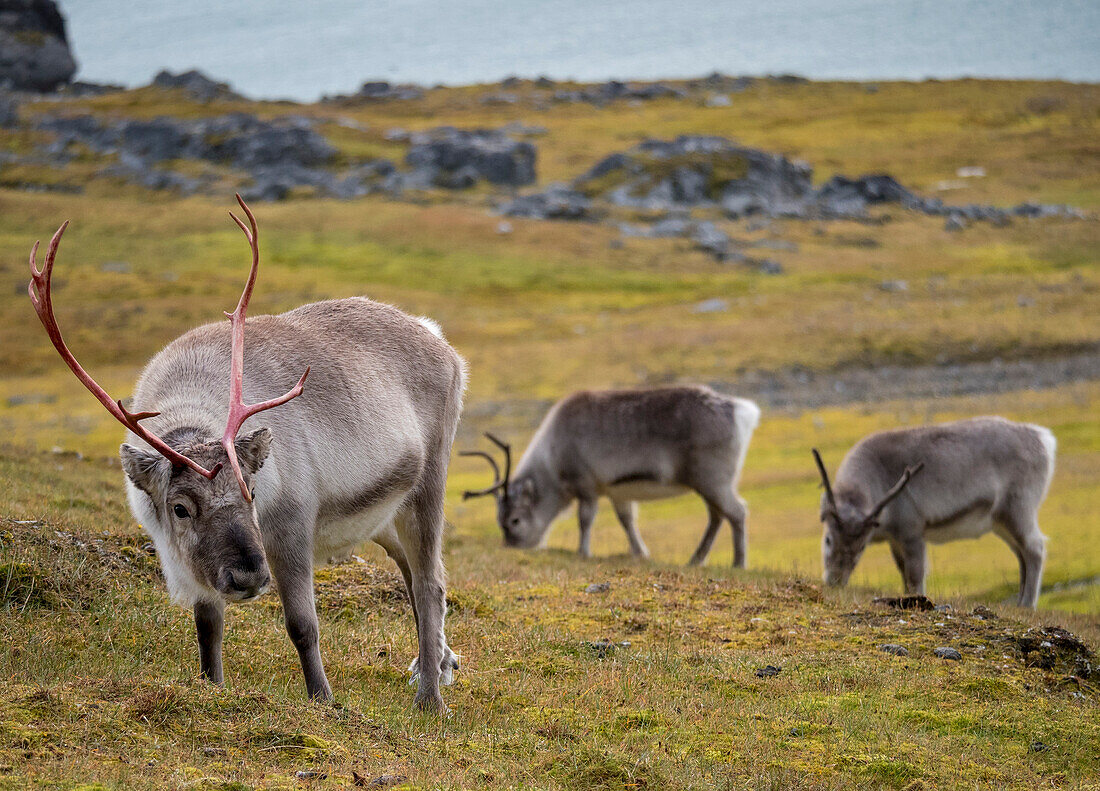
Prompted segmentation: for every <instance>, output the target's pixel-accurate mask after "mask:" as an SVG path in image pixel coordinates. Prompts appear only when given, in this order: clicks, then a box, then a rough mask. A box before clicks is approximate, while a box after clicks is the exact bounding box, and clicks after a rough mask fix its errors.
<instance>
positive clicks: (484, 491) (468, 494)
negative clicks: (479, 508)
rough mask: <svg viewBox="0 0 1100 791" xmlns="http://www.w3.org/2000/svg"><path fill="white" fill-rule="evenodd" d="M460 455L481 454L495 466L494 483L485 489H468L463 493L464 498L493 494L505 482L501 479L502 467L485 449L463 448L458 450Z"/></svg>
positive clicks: (490, 464) (491, 465)
mask: <svg viewBox="0 0 1100 791" xmlns="http://www.w3.org/2000/svg"><path fill="white" fill-rule="evenodd" d="M458 455H459V456H480V457H481V458H483V459H485V461H487V462H489V466H490V467H492V468H493V484H492V486H489V487H488V488H485V489H477V490H467V491H465V492H463V493H462V499H463V500H469V499H470V498H471V497H482V496H484V495H486V494H492V493H493V492H495V491H497V489H499V488H500V487H501V486H503V485H504V482H503V481H502V480H501V479H500V467H498V466H497V463H496V460H495V459H494V458H493V457H492V456H490V455H489V454H488V453H486V452H485V451H483V450H461V451H459V452H458Z"/></svg>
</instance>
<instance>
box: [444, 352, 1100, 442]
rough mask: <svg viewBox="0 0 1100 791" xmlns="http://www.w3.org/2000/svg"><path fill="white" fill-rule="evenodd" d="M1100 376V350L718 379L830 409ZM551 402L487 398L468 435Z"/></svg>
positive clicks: (538, 412)
mask: <svg viewBox="0 0 1100 791" xmlns="http://www.w3.org/2000/svg"><path fill="white" fill-rule="evenodd" d="M1098 379H1100V348H1094V349H1088V350H1085V351H1082V352H1078V353H1074V354H1068V355H1063V356H1060V357H1047V358H1043V359H1026V360H1001V359H996V360H986V361H982V362H969V363H952V364H949V365H916V366H902V365H887V366H880V367H877V368H856V367H852V368H842V369H839V370H834V371H813V370H810V369H808V368H801V367H795V368H784V369H780V370H778V371H745V372H743V373H740V374H739V375H738V377H737V379H736V380H735V381H714V382H708V384H709V385H710V386H711V387H713V388H714V389H715V390H718V391H719V392H723V393H731V394H734V395H738V396H742V397H744V398H751V399H753V400H755V401H756V402H757V403H759V404H760V405H761V406H766V407H769V408H773V409H775V408H780V409H819V408H822V407H828V406H845V405H847V404H863V403H875V402H881V401H896V400H907V399H925V398H948V397H952V396H961V395H979V394H986V393H1010V392H1014V391H1018V390H1049V389H1052V388H1056V387H1060V386H1061V385H1064V384H1071V383H1074V382H1092V381H1096V380H1098ZM553 403H554V402H553V401H552V400H550V399H541V398H539V399H535V398H531V399H524V398H516V399H508V400H506V401H505V400H500V401H496V400H493V401H480V402H476V403H473V404H470V406H469V407H468V408H467V409H466V410H465V412H464V416H465V417H466V420H464V421H463V423H462V426H461V427H460V428H459V432H460V434H461V436H463V437H466V436H469V437H474V436H476V435H477V434H478V433H479V431H480V428H479V426H480V425H481V421H483V420H488V419H494V420H498V421H499V420H501V419H504V420H505V421H506V422H507V424H509V425H510V426H515V427H516V428H517V429H518V428H520V427H525V426H526V427H530V426H534V425H536V424H538V422H539V421H540V420H542V417H543V415H545V414H546V412H547V410H549V409H550V407H551V406H553Z"/></svg>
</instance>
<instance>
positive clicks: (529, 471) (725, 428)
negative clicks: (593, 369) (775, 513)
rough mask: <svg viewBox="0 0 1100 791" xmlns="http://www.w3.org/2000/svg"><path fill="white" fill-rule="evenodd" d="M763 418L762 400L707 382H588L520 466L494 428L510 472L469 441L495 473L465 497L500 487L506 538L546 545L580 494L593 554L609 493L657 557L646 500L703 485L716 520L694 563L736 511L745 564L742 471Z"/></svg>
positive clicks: (739, 557)
mask: <svg viewBox="0 0 1100 791" xmlns="http://www.w3.org/2000/svg"><path fill="white" fill-rule="evenodd" d="M759 420H760V410H759V408H757V406H756V404H754V403H753V402H752V401H747V400H745V399H743V398H731V397H729V396H724V395H719V394H718V393H716V392H714V391H713V390H711V389H709V388H707V387H701V386H687V387H659V388H654V389H649V390H608V391H603V392H598V391H581V392H579V393H574V394H573V395H571V396H568V397H567V398H564V399H562V400H561V401H559V402H558V403H557V404H555V405H554V406H553V407H552V408H551V410H550V412H549V413H548V414H547V415H546V417H545V418H544V419H543V421H542V425H540V426H539V428H538V431H537V432H535V436H534V438H533V439H532V440H531V444H530V446H528V448H527V452H526V453H524V454H523V458H522V459H520V462H519V465H518V466H517V468H516V472H515V475H514V476H513V475H512V452H511V447H510V446H509V445H507V444H506V443H504V442H501V441H500V440H499V439H497V438H496V437H494V436H492V435H491V434H487V435H486V436H487V437H488V438H489V439H490V440H491V441H492V442H493V443H494V444H496V445H497V446H498V447H499V448H500V449H501V450H503V451H504V477H503V478H502V477H501V475H500V469H499V468H498V467H497V463H496V462H495V461H494V460H493V457H492V456H490V455H489V454H488V453H484V452H483V451H476V450H475V451H465V452H464V453H463V455H467V456H480V457H482V458H484V459H485V460H486V461H488V462H489V464H490V465H492V468H493V476H494V480H493V484H492V485H491V486H489V487H488V488H485V489H481V490H480V491H473V492H466V493H464V494H463V499H467V498H470V497H480V496H482V495H488V494H492V495H494V496H495V497H496V501H497V522H498V523H499V524H500V528H501V530H503V531H504V543H505V544H507V545H508V546H513V547H535V546H541V545H542V544H543V543H545V540H546V535H547V533H548V531H549V527H550V523H551V522H553V521H554V519H555V518H556V517H557V516H558V515H559V514H560V513H561V512H562V511H563V510H564V509H565V508H566V507H567V506H568V505H569V504H570V503H571V502H572V501H573V500H577V521H578V522H579V523H580V532H581V538H580V550H579V551H580V554H581V556H582V557H590V556H591V535H592V522H593V520H594V519H595V518H596V500H597V499H598V498H599V497H600V496H601V495H606V496H607V497H608V498H609V499H610V500H611V502H612V504H613V505H614V507H615V515H616V516H617V517H618V518H619V522H620V523H621V524H622V526H623V529H624V530H625V531H626V537H627V539H628V540H629V541H630V551H631V553H632V554H633V555H634V556H635V557H648V556H649V551H648V550H647V549H646V546H645V544H644V543H643V542H642V537H641V536H639V535H638V529H637V527H636V526H635V517H636V515H637V507H636V504H637V501H638V500H657V499H661V498H665V497H675V496H676V495H679V494H684V493H685V492H688V491H694V492H696V493H697V494H698V495H699V496H700V497H702V498H703V500H704V501H705V502H706V504H707V510H708V512H709V514H710V522H709V524H708V525H707V530H706V533H705V534H704V535H703V540H702V541H701V542H700V544H699V548H698V549H696V550H695V554H694V555H692V557H691V564H692V565H699V564H701V563H703V562H704V561H705V560H706V559H707V555H708V554H710V549H711V546H713V544H714V539H715V536H717V535H718V529H719V528H720V527H721V525H722V520H723V519H726V520H728V521H729V523H730V527H731V528H732V529H733V548H734V559H733V564H734V566H736V567H738V568H744V567H745V549H746V536H745V517H746V515H747V510H746V508H745V501H744V500H742V499H741V498H740V497H739V496H738V495H737V480H738V478H739V477H740V474H741V466H742V464H743V463H744V461H745V453H746V451H747V450H748V447H749V439H750V438H751V437H752V432H753V429H755V428H756V424H757V422H758V421H759Z"/></svg>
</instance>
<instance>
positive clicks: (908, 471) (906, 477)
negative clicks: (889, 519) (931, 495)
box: [864, 461, 924, 522]
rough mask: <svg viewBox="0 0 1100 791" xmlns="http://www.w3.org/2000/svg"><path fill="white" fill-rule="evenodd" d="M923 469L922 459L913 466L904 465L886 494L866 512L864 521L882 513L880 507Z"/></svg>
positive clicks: (884, 505) (897, 493)
mask: <svg viewBox="0 0 1100 791" xmlns="http://www.w3.org/2000/svg"><path fill="white" fill-rule="evenodd" d="M923 469H924V462H923V461H919V462H917V464H916V466H914V467H906V468H905V472H903V473H902V474H901V477H900V478H899V479H898V482H897V483H895V484H894V485H893V487H892V488H891V489H890V491H888V492H887V493H886V494H884V495H883V497H882V499H881V500H879V501H878V505H876V506H875V507H874V508H872V509H871V512H870V513H868V514H867V516H866V518H865V519H864V521H865V522H872V521H874V519H875V517H877V516H878V515H879V514H880V513H882V509H883V508H885V507H886V506H887V505H889V504H890V501H891V500H893V499H894V498H895V497H897V496H898V495H899V494H901V490H902V489H904V488H905V487H906V486H908V485H909V481H910V480H912V478H913V476H914V475H916V474H917V473H918V472H920V471H921V470H923Z"/></svg>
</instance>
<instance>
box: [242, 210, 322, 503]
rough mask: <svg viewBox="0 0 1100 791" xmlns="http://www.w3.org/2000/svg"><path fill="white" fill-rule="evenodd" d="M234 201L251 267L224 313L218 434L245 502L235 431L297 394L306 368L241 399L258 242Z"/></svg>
mask: <svg viewBox="0 0 1100 791" xmlns="http://www.w3.org/2000/svg"><path fill="white" fill-rule="evenodd" d="M237 203H239V204H240V206H241V209H243V210H244V213H245V216H246V217H248V226H249V227H247V228H246V227H245V224H244V223H243V222H241V220H240V218H239V217H237V215H235V214H233V212H229V216H230V217H232V218H233V222H235V223H237V226H238V227H239V228H240V229H241V230H242V231H244V235H245V238H247V239H248V246H249V247H250V248H251V249H252V268H251V269H250V270H249V272H248V281H247V282H246V283H245V286H244V291H242V292H241V298H240V300H238V301H237V308H236V310H234V311H233V312H232V313H226V314H225V315H226V317H227V318H228V319H229V321H230V324H231V325H232V331H231V334H232V347H231V351H230V362H229V416H228V418H227V419H226V423H225V433H224V434H223V435H222V447H223V448H225V452H226V454H227V455H228V456H229V465H230V466H231V467H232V468H233V472H234V473H235V474H236V476H237V484H238V485H239V486H240V487H241V495H242V496H243V497H244V499H245V501H246V502H252V494H251V492H249V491H248V486H247V484H245V481H244V473H243V472H241V464H240V461H239V460H238V459H237V446H236V443H235V440H236V439H237V432H239V431H240V430H241V426H242V425H243V424H244V422H245V421H246V420H248V419H249V418H250V417H252V416H253V415H255V414H257V413H258V412H263V411H264V410H267V409H272V408H273V407H277V406H281V405H282V404H285V403H286V402H287V401H290V400H291V399H292V398H297V397H298V396H300V395H301V394H302V389H303V387H304V386H305V382H306V377H307V376H309V368H308V367H307V368H306V372H305V373H304V374H302V378H301V379H299V380H298V384H296V385H294V387H292V388H291V389H290V390H288V391H287V392H286V393H284V394H283V395H281V396H279V397H278V398H272V399H270V400H268V401H261V402H260V403H258V404H251V405H248V404H245V403H244V325H245V319H246V317H247V313H248V303H249V301H250V300H251V299H252V289H253V287H254V286H255V285H256V273H257V272H258V271H259V267H260V243H259V231H258V230H257V227H256V217H255V216H254V215H253V214H252V210H251V209H249V208H248V205H247V204H246V203H245V202H244V199H243V198H242V197H241V196H240V195H239V194H238V195H237Z"/></svg>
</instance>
